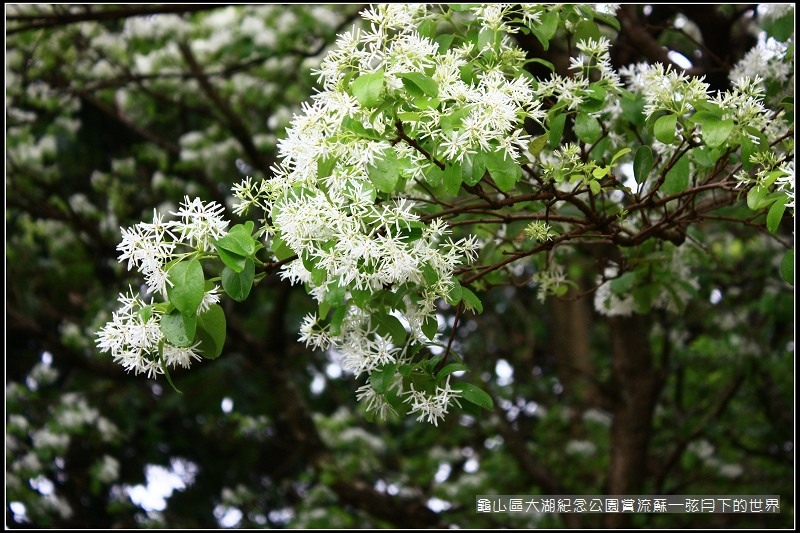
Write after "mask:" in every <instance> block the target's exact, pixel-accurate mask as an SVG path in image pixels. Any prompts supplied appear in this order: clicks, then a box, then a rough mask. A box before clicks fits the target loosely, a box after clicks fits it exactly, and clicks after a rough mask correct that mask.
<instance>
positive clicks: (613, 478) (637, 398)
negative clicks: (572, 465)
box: [604, 315, 662, 528]
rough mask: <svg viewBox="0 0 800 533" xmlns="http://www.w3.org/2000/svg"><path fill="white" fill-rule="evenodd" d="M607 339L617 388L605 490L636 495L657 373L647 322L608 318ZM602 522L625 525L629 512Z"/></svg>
mask: <svg viewBox="0 0 800 533" xmlns="http://www.w3.org/2000/svg"><path fill="white" fill-rule="evenodd" d="M609 323H610V326H611V341H612V356H613V362H612V372H613V384H614V386H615V388H616V391H617V394H618V396H617V398H616V400H615V402H614V404H615V405H614V421H613V422H612V424H611V463H610V465H609V472H608V487H607V490H608V495H610V496H625V495H631V496H634V495H638V494H641V490H642V489H643V488H644V482H645V480H646V478H647V451H648V445H649V441H650V430H651V427H652V419H653V410H654V409H655V405H656V400H657V398H658V394H659V391H660V389H661V383H662V379H661V377H660V375H659V372H658V371H657V370H656V369H655V368H654V366H653V357H652V353H651V350H650V343H649V339H648V335H649V331H650V322H649V320H648V319H647V317H645V316H641V315H633V316H630V317H619V318H613V319H611V320H610V321H609ZM604 522H605V526H606V527H609V528H612V527H613V528H620V527H627V526H629V522H630V515H628V514H623V513H609V514H605V515H604Z"/></svg>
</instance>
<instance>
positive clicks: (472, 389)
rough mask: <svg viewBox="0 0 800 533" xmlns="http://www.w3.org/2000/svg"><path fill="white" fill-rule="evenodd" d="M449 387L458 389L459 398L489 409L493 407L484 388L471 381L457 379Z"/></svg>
mask: <svg viewBox="0 0 800 533" xmlns="http://www.w3.org/2000/svg"><path fill="white" fill-rule="evenodd" d="M450 387H451V388H452V389H454V390H457V391H459V392H460V393H461V398H464V399H465V400H467V401H468V402H471V403H474V404H475V405H477V406H479V407H482V408H484V409H486V410H489V411H491V410H492V408H494V402H493V401H492V397H491V396H489V394H487V393H486V391H485V390H483V389H481V388H480V387H476V386H475V385H473V384H472V383H467V382H465V381H458V382H456V383H453V384H452V385H450Z"/></svg>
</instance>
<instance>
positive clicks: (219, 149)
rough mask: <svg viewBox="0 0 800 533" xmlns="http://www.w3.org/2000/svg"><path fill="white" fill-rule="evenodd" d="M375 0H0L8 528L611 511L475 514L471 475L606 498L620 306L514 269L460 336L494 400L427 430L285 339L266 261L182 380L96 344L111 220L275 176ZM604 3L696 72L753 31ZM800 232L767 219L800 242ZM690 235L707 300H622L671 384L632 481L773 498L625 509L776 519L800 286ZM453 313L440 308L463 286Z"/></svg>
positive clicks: (617, 39)
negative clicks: (655, 304) (155, 376)
mask: <svg viewBox="0 0 800 533" xmlns="http://www.w3.org/2000/svg"><path fill="white" fill-rule="evenodd" d="M363 8H364V6H360V5H348V4H335V5H244V6H217V5H191V4H186V5H172V4H159V5H156V4H120V5H99V4H98V5H77V4H76V5H71V4H52V5H49V4H48V5H44V4H40V5H22V4H17V5H13V4H6V80H7V81H6V526H7V527H15V528H16V527H45V528H111V527H114V528H139V527H163V528H214V527H243V528H248V527H251V528H262V527H293V528H345V527H350V528H366V527H398V528H417V527H438V526H444V527H447V526H457V527H469V528H506V527H604V526H611V525H613V524H611V523H609V522H607V517H603V516H600V515H591V516H590V515H584V516H575V515H572V516H567V515H521V516H510V515H498V514H476V512H475V496H476V495H479V494H524V495H537V494H586V495H590V494H604V493H605V489H606V485H607V482H608V476H609V469H610V464H609V463H610V456H611V447H612V446H613V445H615V444H614V441H613V439H611V437H610V435H611V429H610V427H611V424H612V416H611V413H612V412H613V404H614V402H615V398H616V396H615V392H616V387H617V386H618V383H617V382H616V381H615V380H616V379H618V377H619V376H618V375H617V374H615V372H614V369H613V365H612V357H611V353H612V351H613V346H612V344H613V342H614V341H613V339H612V334H611V332H612V330H613V329H614V327H616V326H615V325H614V324H613V321H614V319H609V318H607V317H602V316H600V315H598V314H596V313H595V311H594V309H593V306H592V302H591V300H592V297H591V295H588V296H585V297H582V298H579V297H578V295H579V293H580V291H579V290H576V291H574V292H572V293H570V294H569V295H567V296H566V297H565V298H562V299H553V300H552V301H548V302H546V303H542V302H540V301H538V299H537V298H536V290H535V288H533V287H531V286H530V285H529V284H525V283H520V284H519V285H518V286H515V285H511V286H508V285H506V286H499V287H495V288H492V289H491V290H488V291H487V292H486V293H485V294H484V295H483V296H482V297H483V302H484V309H485V311H484V313H483V314H482V315H480V316H473V315H469V316H466V317H462V324H461V326H460V328H459V329H458V331H457V334H456V344H455V347H456V348H457V349H458V351H459V353H461V354H463V355H464V356H465V358H466V360H467V364H468V365H469V366H470V368H471V371H472V372H473V374H472V375H473V378H474V379H480V380H482V381H483V382H484V384H485V388H486V389H487V390H489V391H490V392H491V394H492V395H493V397H494V399H495V405H496V408H495V411H494V412H493V413H483V414H481V415H480V416H477V417H475V416H469V415H466V414H464V415H458V414H455V415H451V416H450V417H449V418H448V420H446V422H445V423H444V424H443V425H440V426H439V427H438V428H436V427H433V426H429V425H427V424H423V423H417V422H415V421H414V420H413V419H409V420H405V421H403V422H402V423H374V424H372V423H368V422H366V421H365V419H364V417H363V415H362V413H361V411H360V408H359V406H357V405H356V402H355V394H354V392H353V391H354V389H355V387H356V386H357V385H356V384H355V382H354V380H353V379H352V376H349V375H344V374H342V372H341V369H340V367H339V365H338V364H337V362H336V360H335V359H333V358H331V356H329V355H326V354H324V353H319V352H311V351H309V350H307V349H306V348H305V347H303V346H302V345H301V344H299V343H297V342H296V337H297V327H298V325H299V323H300V321H301V320H302V317H303V316H304V315H305V313H307V312H309V311H310V310H312V302H311V301H310V299H309V298H308V296H307V295H306V294H305V293H304V291H303V290H302V289H301V288H300V287H289V286H287V285H286V284H285V283H280V282H279V280H278V279H277V277H273V278H269V279H267V280H266V281H265V282H264V283H262V284H260V285H259V286H258V287H257V288H256V290H254V292H253V295H252V296H251V297H250V298H249V299H248V300H247V301H246V302H244V303H236V302H231V301H227V302H225V303H224V305H225V310H226V315H227V317H228V340H227V343H226V347H225V351H224V352H223V356H222V357H220V358H219V359H218V360H216V361H213V362H209V361H205V362H202V363H199V364H197V365H195V368H193V369H192V370H191V372H177V371H176V372H174V373H173V378H174V380H175V381H176V384H177V385H178V388H179V389H181V390H182V392H183V394H181V395H179V394H177V393H176V392H175V391H174V390H172V388H170V387H169V385H168V384H167V383H166V382H165V381H164V380H158V381H154V380H148V379H145V378H144V377H141V376H140V377H134V376H132V375H127V374H125V372H124V371H123V370H122V368H121V367H119V366H118V365H115V364H113V363H112V362H111V361H110V358H109V357H104V356H101V355H100V354H98V353H97V351H96V349H95V347H94V332H95V331H97V329H98V328H99V327H101V326H102V324H103V323H104V322H105V321H106V320H108V319H109V318H110V315H111V312H112V310H113V308H114V306H115V303H116V296H117V293H119V292H122V291H124V290H125V288H126V287H127V285H128V284H134V285H136V284H137V283H140V282H141V280H137V279H136V278H135V277H134V276H133V275H132V274H131V273H129V272H128V271H127V270H126V269H125V265H124V264H120V263H118V262H117V252H116V249H115V247H116V244H117V243H118V242H119V237H120V233H119V231H120V227H128V226H131V225H133V224H135V223H137V222H139V221H141V220H146V219H148V218H149V217H150V216H152V210H153V208H158V209H159V210H161V211H168V210H175V209H176V208H177V205H178V203H179V202H180V201H181V200H182V199H183V197H184V195H189V196H190V197H194V196H199V197H201V198H203V199H204V200H205V201H209V200H216V201H218V202H219V203H221V204H223V205H227V206H230V205H231V197H230V189H231V186H232V185H233V184H234V183H238V182H239V181H240V180H241V179H242V178H243V177H244V176H255V177H262V176H268V175H269V174H270V170H269V169H270V166H271V165H272V164H273V163H274V161H275V158H276V156H277V154H276V141H277V139H279V138H280V137H281V135H282V133H283V131H284V129H285V127H286V126H287V125H288V124H289V121H290V120H291V117H292V114H293V113H298V112H299V109H300V104H301V103H302V102H303V101H305V100H306V99H307V98H308V97H309V95H310V94H312V91H313V90H314V89H313V88H314V83H315V81H316V80H315V79H314V78H313V77H312V76H311V74H310V71H311V69H312V68H313V67H314V66H316V65H318V64H319V61H320V60H321V58H322V57H323V56H324V54H325V52H326V50H328V49H329V46H331V43H332V42H333V40H334V38H335V36H336V34H337V33H338V32H341V31H344V30H345V29H349V28H350V27H351V26H352V25H353V24H358V23H359V19H358V12H359V11H360V10H361V9H363ZM618 15H619V16H620V17H621V18H622V19H623V24H622V28H623V29H622V31H621V32H620V33H619V34H616V35H614V36H613V38H614V40H613V41H612V50H614V54H615V57H614V61H615V64H616V66H617V67H619V66H622V65H625V64H629V63H632V62H637V61H650V62H652V61H655V60H657V59H658V58H656V57H652V56H651V55H648V48H647V47H644V46H640V45H639V44H640V42H639V40H640V39H643V38H645V39H651V40H652V42H654V43H657V44H658V45H659V46H666V47H669V48H670V49H672V50H676V51H679V52H680V53H681V54H683V55H684V56H685V57H687V58H690V59H691V58H696V57H702V61H699V60H698V61H697V62H696V63H695V65H694V68H693V70H694V72H693V73H695V74H698V75H707V76H708V80H709V81H710V82H711V81H713V83H714V84H715V86H714V88H717V89H718V88H725V86H726V84H727V73H728V72H729V70H730V68H731V66H732V65H733V64H734V63H735V62H736V61H738V60H739V59H740V58H741V57H742V56H743V55H744V54H745V53H746V52H747V50H748V49H749V48H750V46H752V44H753V43H754V42H755V36H756V32H757V29H758V28H757V22H758V19H757V17H756V11H755V6H754V5H752V6H744V5H738V4H737V5H718V6H717V5H714V6H712V5H704V6H696V5H685V6H684V5H669V6H656V5H654V6H650V7H646V6H644V5H638V6H631V5H628V6H625V7H624V8H623V9H621V10H620V12H619V13H618ZM631 27H633V28H644V33H645V35H644V36H642V35H639V34H636V35H633V34H632V32H631V33H626V32H627V31H628V30H626V28H631ZM520 38H521V42H520V45H521V46H523V47H524V48H525V49H526V50H527V51H528V53H530V54H531V55H533V54H536V55H538V56H539V57H542V58H544V59H546V60H548V61H550V62H551V63H553V64H554V65H556V66H557V68H559V69H561V70H562V72H563V69H564V68H566V65H567V63H568V60H567V58H568V56H567V55H566V54H567V50H568V47H567V46H566V45H564V46H553V47H551V48H550V49H549V50H547V51H543V50H540V49H537V43H535V42H531V41H526V40H525V39H524V38H523V37H522V36H520ZM656 49H659V50H661V51H664V50H665V49H664V48H659V47H658V46H657V47H656ZM697 50H702V51H703V53H701V54H698V52H697ZM745 209H746V208H745ZM234 220H235V219H234ZM792 229H793V228H790V227H788V226H787V227H783V228H781V230H780V232H781V234H782V235H783V236H784V237H785V238H786V239H788V240H790V241H791V239H792V234H791V232H792ZM696 231H703V232H706V235H713V236H715V239H714V242H715V243H716V245H715V248H714V249H713V250H709V251H708V252H707V253H706V254H702V257H696V258H694V259H692V261H694V262H695V263H697V262H705V263H706V266H707V268H706V270H705V272H706V274H701V275H700V278H699V280H698V281H699V286H698V288H697V295H698V296H697V298H695V299H694V300H693V301H692V302H691V303H690V304H689V305H688V306H687V308H686V309H685V310H684V312H683V313H681V314H679V315H675V314H669V313H666V312H657V313H652V314H650V315H647V316H643V317H638V318H637V319H636V322H635V323H636V324H638V325H639V326H640V327H641V329H640V330H639V331H640V332H641V334H642V336H643V338H644V339H646V342H647V344H648V346H649V349H650V350H651V352H652V353H653V358H654V366H653V368H651V369H648V370H647V371H648V372H649V374H648V376H651V377H652V376H656V377H657V378H658V379H659V380H660V387H659V394H658V398H657V404H656V407H655V411H654V416H653V418H652V423H651V424H649V427H646V428H644V431H647V432H648V433H649V436H650V438H649V449H648V450H647V457H648V464H647V468H646V469H645V470H644V471H642V472H639V473H637V475H638V476H639V479H637V481H636V483H635V485H636V486H639V487H640V488H641V491H642V492H641V494H722V495H732V494H740V495H750V494H778V495H780V496H781V505H782V512H781V514H779V515H754V514H748V515H731V514H716V515H703V516H698V515H681V514H667V515H653V514H650V515H645V514H637V515H632V516H628V517H625V518H626V519H627V520H628V522H627V523H623V525H628V526H631V527H653V528H656V527H666V528H679V527H693V528H697V527H719V528H731V527H749V528H763V527H780V528H787V527H791V525H792V524H793V523H794V507H793V502H794V483H793V480H794V449H793V437H794V400H793V396H794V372H793V369H794V344H793V339H794V326H793V324H794V297H793V290H792V287H791V286H790V285H787V284H786V283H784V282H782V281H781V278H780V275H779V273H778V265H776V264H775V260H774V257H779V256H778V255H777V254H776V253H775V244H774V242H773V241H771V240H770V239H767V238H765V236H764V233H763V232H759V231H758V230H756V229H754V228H752V227H746V226H740V227H738V228H735V229H733V230H732V229H731V227H730V226H722V225H719V226H717V225H715V224H713V223H711V222H709V223H707V224H706V225H705V226H703V227H702V228H699V229H697V230H696ZM698 255H700V254H698ZM687 261H689V259H687ZM570 264H571V265H572V267H571V268H572V272H570V274H571V278H572V279H578V280H580V279H582V278H583V280H584V281H585V282H586V283H585V286H586V287H589V286H591V284H592V283H593V282H594V280H592V279H589V276H590V273H591V272H592V268H593V266H594V265H593V259H592V257H591V256H590V255H588V254H583V253H581V252H580V251H578V250H576V251H575V252H574V257H572V258H571V261H570ZM525 274H526V273H525V272H523V271H521V272H520V279H524V277H525V276H524V275H525ZM527 276H528V277H529V276H530V272H528V273H527ZM441 319H442V321H443V322H444V323H447V324H450V326H452V324H453V316H452V309H451V310H449V311H448V310H447V309H445V310H444V311H443V313H442V315H441ZM251 332H258V334H253V333H251ZM632 379H636V376H632Z"/></svg>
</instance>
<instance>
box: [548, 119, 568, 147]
mask: <svg viewBox="0 0 800 533" xmlns="http://www.w3.org/2000/svg"><path fill="white" fill-rule="evenodd" d="M566 122H567V115H565V114H564V113H557V114H556V115H554V116H553V117H552V118H551V119H550V132H549V138H550V147H551V148H558V145H559V144H560V143H561V136H562V135H563V134H564V124H566Z"/></svg>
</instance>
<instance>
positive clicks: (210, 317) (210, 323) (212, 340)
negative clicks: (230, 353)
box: [197, 304, 227, 359]
mask: <svg viewBox="0 0 800 533" xmlns="http://www.w3.org/2000/svg"><path fill="white" fill-rule="evenodd" d="M226 333H227V323H226V321H225V312H224V311H223V310H222V307H220V306H219V305H217V304H213V305H211V306H210V307H209V308H208V309H207V310H206V311H204V312H202V313H200V314H199V315H198V316H197V338H198V340H199V341H200V344H199V345H198V346H197V350H198V351H199V352H200V355H202V356H203V357H205V358H206V359H216V358H217V357H219V356H220V354H221V353H222V347H223V346H224V345H225V335H226Z"/></svg>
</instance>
